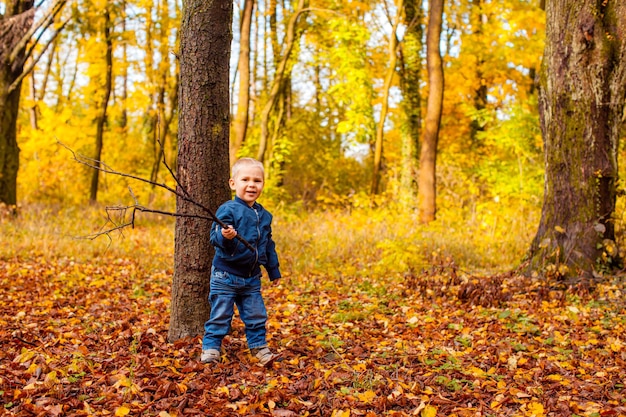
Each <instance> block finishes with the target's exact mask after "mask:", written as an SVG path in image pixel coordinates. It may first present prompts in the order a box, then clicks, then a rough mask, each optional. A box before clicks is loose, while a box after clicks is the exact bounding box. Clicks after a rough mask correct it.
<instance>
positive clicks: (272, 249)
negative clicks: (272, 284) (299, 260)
mask: <svg viewBox="0 0 626 417" xmlns="http://www.w3.org/2000/svg"><path fill="white" fill-rule="evenodd" d="M279 266H280V264H279V262H278V254H277V253H276V243H275V242H274V239H272V232H271V229H270V234H269V237H268V241H267V265H266V266H265V269H266V270H267V275H268V277H269V279H270V281H274V280H277V279H278V278H280V277H281V276H282V275H281V274H280V268H279Z"/></svg>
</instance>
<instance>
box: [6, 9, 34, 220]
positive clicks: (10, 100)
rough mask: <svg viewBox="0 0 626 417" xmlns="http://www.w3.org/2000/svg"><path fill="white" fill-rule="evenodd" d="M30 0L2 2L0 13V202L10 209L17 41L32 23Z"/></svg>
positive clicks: (19, 56)
mask: <svg viewBox="0 0 626 417" xmlns="http://www.w3.org/2000/svg"><path fill="white" fill-rule="evenodd" d="M33 3H34V2H33V1H32V0H27V1H19V0H13V1H9V2H6V7H5V10H4V15H0V34H1V36H0V204H5V205H7V206H8V207H9V208H10V210H11V211H15V210H16V207H17V172H18V169H19V155H20V149H19V147H18V146H17V116H18V110H19V105H20V92H21V86H22V83H21V81H18V80H19V78H20V77H21V76H22V73H23V71H24V62H25V59H26V52H25V49H24V47H19V46H18V45H19V44H20V41H21V40H22V36H24V35H25V34H26V33H27V32H28V30H29V29H30V28H31V26H32V25H33V18H34V9H33ZM16 48H17V50H16ZM16 82H17V83H16Z"/></svg>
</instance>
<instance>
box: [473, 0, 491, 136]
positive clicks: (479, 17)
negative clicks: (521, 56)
mask: <svg viewBox="0 0 626 417" xmlns="http://www.w3.org/2000/svg"><path fill="white" fill-rule="evenodd" d="M482 2H483V0H474V1H472V6H471V8H472V9H471V11H470V21H471V26H472V34H473V36H472V38H473V39H474V40H475V41H478V40H480V42H481V43H482V42H484V41H482V37H483V21H484V19H485V14H484V13H483V10H482V8H483V5H482ZM482 51H483V49H481V50H480V51H479V52H478V53H477V54H476V84H477V85H476V89H475V90H474V111H475V112H476V115H477V117H474V118H472V121H471V123H470V139H471V143H472V145H473V146H475V145H476V144H477V143H478V135H479V133H481V132H483V131H484V130H485V126H484V122H483V121H482V120H481V119H482V117H480V116H479V115H480V114H481V112H482V111H483V110H485V108H486V107H487V92H488V88H487V84H486V83H485V79H484V73H483V68H484V67H485V57H484V53H483V52H482Z"/></svg>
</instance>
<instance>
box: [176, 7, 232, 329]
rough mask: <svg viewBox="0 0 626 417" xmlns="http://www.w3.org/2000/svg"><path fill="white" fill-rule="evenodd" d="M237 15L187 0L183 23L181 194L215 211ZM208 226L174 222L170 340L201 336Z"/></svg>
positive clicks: (224, 162) (221, 198) (223, 187)
mask: <svg viewBox="0 0 626 417" xmlns="http://www.w3.org/2000/svg"><path fill="white" fill-rule="evenodd" d="M232 16H233V3H232V1H221V2H218V1H206V0H189V1H186V2H185V3H184V7H183V18H182V24H181V45H180V54H179V56H180V94H179V97H180V101H179V103H180V104H179V136H178V170H177V171H178V172H177V177H178V181H179V184H180V185H179V190H180V191H181V192H188V193H189V194H190V196H191V197H192V198H193V199H194V200H195V201H198V202H199V203H200V204H202V205H204V206H206V207H209V208H211V210H213V211H214V212H215V210H216V209H217V207H219V205H220V204H222V203H224V202H225V201H227V200H229V199H230V189H229V187H228V176H229V174H228V172H229V160H228V159H229V158H228V154H229V149H228V148H229V146H228V135H229V126H230V121H229V117H230V104H229V90H228V84H229V61H230V47H231V41H232V32H231V22H232ZM209 29H210V30H209ZM181 187H182V188H181ZM183 188H184V191H183V190H182V189H183ZM176 204H177V208H176V210H177V212H179V213H190V214H191V213H198V214H204V215H206V213H199V212H198V209H197V207H195V206H193V205H191V204H190V203H189V202H187V201H185V200H184V199H181V198H177V202H176ZM210 227H211V224H210V222H209V221H206V220H201V219H194V218H189V217H185V218H183V217H177V219H176V231H175V240H176V241H175V254H174V278H173V282H172V304H171V313H170V328H169V340H170V341H176V340H178V339H180V338H183V337H190V336H197V335H201V334H202V332H203V325H204V322H205V321H206V320H207V319H208V318H209V313H210V309H209V303H208V294H209V283H210V274H211V261H212V259H213V254H214V251H213V248H212V246H211V243H210V241H209V231H210Z"/></svg>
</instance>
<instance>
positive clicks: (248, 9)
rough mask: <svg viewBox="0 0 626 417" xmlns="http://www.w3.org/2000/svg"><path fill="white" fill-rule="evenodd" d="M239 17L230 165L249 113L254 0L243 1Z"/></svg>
mask: <svg viewBox="0 0 626 417" xmlns="http://www.w3.org/2000/svg"><path fill="white" fill-rule="evenodd" d="M243 3H244V4H243V8H242V10H241V12H240V13H241V14H240V17H239V61H238V64H237V73H238V74H239V94H238V96H237V111H236V112H235V116H234V120H233V138H232V140H231V141H230V161H231V164H232V163H233V162H234V161H235V159H236V157H237V152H238V151H239V149H240V148H241V145H243V142H244V140H245V139H246V132H247V129H248V117H249V112H250V33H251V29H252V14H253V11H254V3H255V0H244V2H243Z"/></svg>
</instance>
